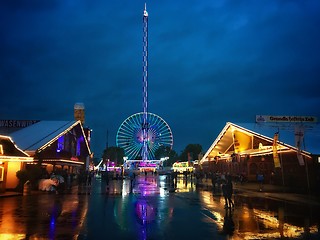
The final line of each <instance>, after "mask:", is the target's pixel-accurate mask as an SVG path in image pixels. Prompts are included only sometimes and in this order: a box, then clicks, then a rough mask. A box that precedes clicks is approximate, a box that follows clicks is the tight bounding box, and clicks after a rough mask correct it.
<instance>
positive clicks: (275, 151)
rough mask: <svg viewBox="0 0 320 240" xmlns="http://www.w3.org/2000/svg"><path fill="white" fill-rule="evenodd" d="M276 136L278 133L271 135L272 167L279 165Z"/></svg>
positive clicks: (277, 136)
mask: <svg viewBox="0 0 320 240" xmlns="http://www.w3.org/2000/svg"><path fill="white" fill-rule="evenodd" d="M278 138H279V135H278V133H275V134H274V137H273V145H272V149H273V162H274V167H276V168H279V167H281V166H280V160H279V155H278V149H277V148H278Z"/></svg>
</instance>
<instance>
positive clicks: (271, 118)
mask: <svg viewBox="0 0 320 240" xmlns="http://www.w3.org/2000/svg"><path fill="white" fill-rule="evenodd" d="M317 121H318V120H317V117H314V116H267V115H256V122H257V123H262V122H274V123H275V122H293V123H301V122H304V123H316V122H317Z"/></svg>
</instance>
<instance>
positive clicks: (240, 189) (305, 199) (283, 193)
mask: <svg viewBox="0 0 320 240" xmlns="http://www.w3.org/2000/svg"><path fill="white" fill-rule="evenodd" d="M113 181H114V182H115V183H119V182H122V181H118V180H112V181H110V184H111V186H112V182H113ZM115 183H114V184H115ZM114 184H113V185H114ZM198 186H200V187H202V188H206V189H208V190H212V183H211V180H210V179H208V180H206V179H202V181H201V182H198ZM233 187H234V193H235V194H242V195H246V196H252V197H266V198H271V199H276V200H284V201H291V202H300V203H308V204H313V205H320V196H314V195H308V194H298V193H293V192H292V190H291V191H290V189H286V188H283V187H282V186H275V185H271V184H265V185H264V186H263V189H262V191H260V188H259V185H258V183H251V182H250V183H244V184H240V183H234V184H233ZM79 189H80V188H79V187H78V186H74V187H73V190H72V191H71V193H79ZM80 190H81V191H84V192H85V189H82V188H81V189H80ZM37 193H41V191H32V194H37ZM21 195H23V193H21V192H13V191H7V192H5V193H0V198H1V197H13V196H21Z"/></svg>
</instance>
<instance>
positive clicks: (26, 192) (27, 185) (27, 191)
mask: <svg viewBox="0 0 320 240" xmlns="http://www.w3.org/2000/svg"><path fill="white" fill-rule="evenodd" d="M30 192H31V184H30V181H29V180H28V181H26V182H25V184H24V185H23V195H29V194H30Z"/></svg>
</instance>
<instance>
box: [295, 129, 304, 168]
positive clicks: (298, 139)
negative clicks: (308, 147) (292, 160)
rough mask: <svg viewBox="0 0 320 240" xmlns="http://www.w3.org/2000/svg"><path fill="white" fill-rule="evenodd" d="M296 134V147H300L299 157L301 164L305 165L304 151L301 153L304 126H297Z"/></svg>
mask: <svg viewBox="0 0 320 240" xmlns="http://www.w3.org/2000/svg"><path fill="white" fill-rule="evenodd" d="M294 136H295V140H296V147H297V149H298V151H297V158H298V161H299V164H300V166H303V165H304V160H303V156H302V153H301V151H302V150H301V145H302V142H303V137H304V130H303V128H302V126H297V127H296V128H295V133H294Z"/></svg>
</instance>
